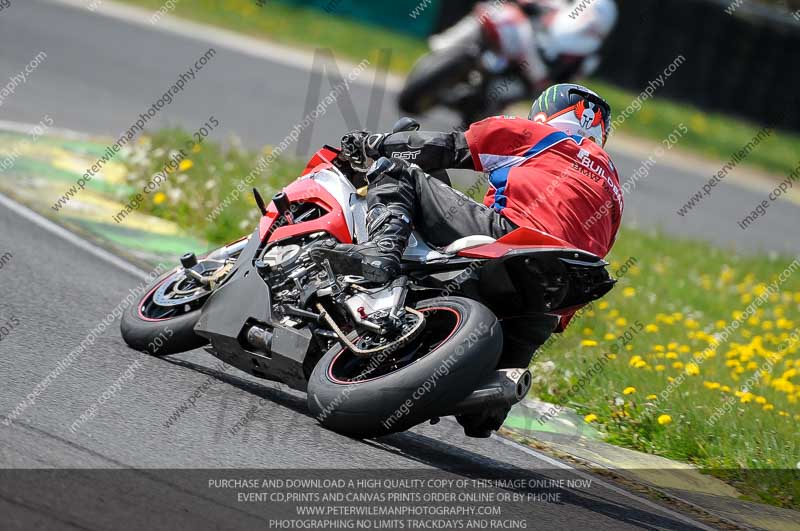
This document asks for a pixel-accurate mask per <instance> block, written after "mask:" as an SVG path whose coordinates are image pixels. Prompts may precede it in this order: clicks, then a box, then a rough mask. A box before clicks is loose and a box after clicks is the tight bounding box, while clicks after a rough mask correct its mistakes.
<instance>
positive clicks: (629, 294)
mask: <svg viewBox="0 0 800 531" xmlns="http://www.w3.org/2000/svg"><path fill="white" fill-rule="evenodd" d="M622 296H623V297H627V298H630V297H634V296H636V289H635V288H631V287H627V288H625V289H624V290H622Z"/></svg>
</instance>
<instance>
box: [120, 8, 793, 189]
mask: <svg viewBox="0 0 800 531" xmlns="http://www.w3.org/2000/svg"><path fill="white" fill-rule="evenodd" d="M123 1H124V2H127V3H130V4H136V5H139V6H143V7H146V8H148V9H152V10H153V11H156V10H158V9H159V8H161V6H162V5H163V2H162V0H123ZM174 13H175V14H177V15H180V16H182V17H185V18H189V19H193V20H197V21H200V22H204V23H207V24H211V25H216V26H221V27H224V28H227V29H231V30H234V31H238V32H241V33H244V34H247V35H252V36H256V37H261V38H265V39H268V40H271V41H274V42H279V43H283V44H289V45H293V46H299V47H303V48H308V49H314V48H321V47H322V48H330V49H332V50H333V51H334V52H335V53H336V54H339V55H340V56H341V57H343V58H346V59H350V60H353V61H356V62H359V61H361V60H362V59H365V58H366V59H369V60H370V61H372V64H378V50H381V49H386V48H388V49H391V51H392V54H391V61H390V69H391V70H393V71H394V72H397V73H405V72H408V70H409V69H410V68H411V67H412V65H413V64H414V62H415V61H416V59H417V58H418V57H419V56H420V55H422V54H424V53H425V52H426V51H427V49H428V48H427V45H426V43H425V42H424V41H423V40H421V39H416V38H413V37H409V36H407V35H403V34H400V33H395V32H392V31H389V30H386V29H383V28H376V27H374V26H369V25H366V24H362V23H359V22H355V21H352V20H349V19H346V18H343V17H337V16H329V15H325V14H323V13H321V12H320V11H317V10H314V9H310V8H298V7H292V6H286V5H282V4H280V3H276V2H270V3H268V4H267V5H266V6H265V7H259V6H258V5H257V4H256V3H255V1H254V0H225V1H224V2H215V1H213V0H197V1H194V2H191V3H183V2H179V3H177V4H176V6H175V11H174ZM365 53H366V57H365ZM586 83H587V84H589V85H590V86H591V87H593V88H595V89H596V90H598V91H599V92H600V93H601V94H603V95H604V97H606V98H607V99H608V100H609V102H610V103H611V106H612V108H613V109H615V110H616V112H620V111H622V110H623V109H625V108H627V107H628V105H630V104H631V102H632V101H633V100H635V99H636V97H637V96H638V95H637V94H634V93H633V92H630V91H627V90H623V89H620V88H617V87H614V86H612V85H609V84H608V83H604V82H601V81H597V80H587V81H586ZM679 123H683V124H685V125H686V126H687V127H688V128H689V133H688V134H687V136H686V137H685V139H684V141H682V142H681V145H680V147H681V149H686V150H689V151H694V152H696V153H699V154H701V155H705V156H709V157H712V158H717V159H720V160H723V161H728V160H729V159H730V158H731V157H732V156H733V154H734V153H736V152H738V151H739V150H740V149H742V148H743V147H744V146H745V145H746V144H747V143H748V142H749V141H750V140H751V139H752V138H753V137H754V136H755V135H756V133H757V132H758V131H759V129H760V128H761V127H760V126H759V125H757V124H754V123H751V122H748V121H745V120H742V119H738V118H735V117H730V116H726V115H722V114H717V113H709V112H706V111H703V110H701V109H698V108H696V107H692V106H690V105H686V104H683V103H676V102H673V101H670V100H666V99H663V98H658V97H655V98H653V99H650V100H648V101H646V102H645V103H643V105H642V108H641V110H640V111H638V112H636V113H635V114H633V115H631V116H630V117H629V118H628V119H627V120H626V121H625V122H624V123H623V124H622V125H621V126H620V127H619V129H618V132H620V133H622V134H625V135H630V136H636V137H638V138H644V139H650V140H655V141H661V140H663V139H665V138H667V137H668V136H669V134H670V133H672V131H673V130H674V129H675V126H676V125H677V124H679ZM798 145H800V135H797V134H793V133H790V132H788V131H777V132H776V133H775V134H773V135H772V136H771V137H770V138H769V139H768V140H767V141H766V142H764V143H762V144H760V145H759V146H758V148H757V149H755V150H754V151H753V152H752V153H751V154H750V156H749V157H748V158H747V160H746V162H745V163H746V164H750V165H753V166H756V167H759V168H762V169H764V170H767V171H770V172H774V173H777V174H781V175H784V176H785V175H788V174H789V173H791V172H792V171H793V170H794V169H795V168H796V167H797V166H798V163H800V160H798V155H797V149H796V147H797V146H798Z"/></svg>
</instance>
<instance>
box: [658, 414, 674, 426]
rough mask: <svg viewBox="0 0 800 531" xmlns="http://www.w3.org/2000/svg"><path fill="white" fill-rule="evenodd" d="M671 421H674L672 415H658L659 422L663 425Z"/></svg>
mask: <svg viewBox="0 0 800 531" xmlns="http://www.w3.org/2000/svg"><path fill="white" fill-rule="evenodd" d="M670 422H672V417H670V416H669V415H666V414H664V415H659V416H658V423H659V424H661V425H662V426H665V425H667V424H669V423H670Z"/></svg>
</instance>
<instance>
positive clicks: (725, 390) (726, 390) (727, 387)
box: [719, 385, 731, 393]
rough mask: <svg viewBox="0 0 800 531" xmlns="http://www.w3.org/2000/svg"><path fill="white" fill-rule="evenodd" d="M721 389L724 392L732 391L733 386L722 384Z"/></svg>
mask: <svg viewBox="0 0 800 531" xmlns="http://www.w3.org/2000/svg"><path fill="white" fill-rule="evenodd" d="M719 390H720V391H722V392H723V393H730V392H731V388H730V387H729V386H727V385H723V386H721V387H720V388H719Z"/></svg>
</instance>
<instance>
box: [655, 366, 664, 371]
mask: <svg viewBox="0 0 800 531" xmlns="http://www.w3.org/2000/svg"><path fill="white" fill-rule="evenodd" d="M664 369H666V367H665V366H663V365H656V370H657V371H658V372H661V371H663V370H664Z"/></svg>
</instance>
